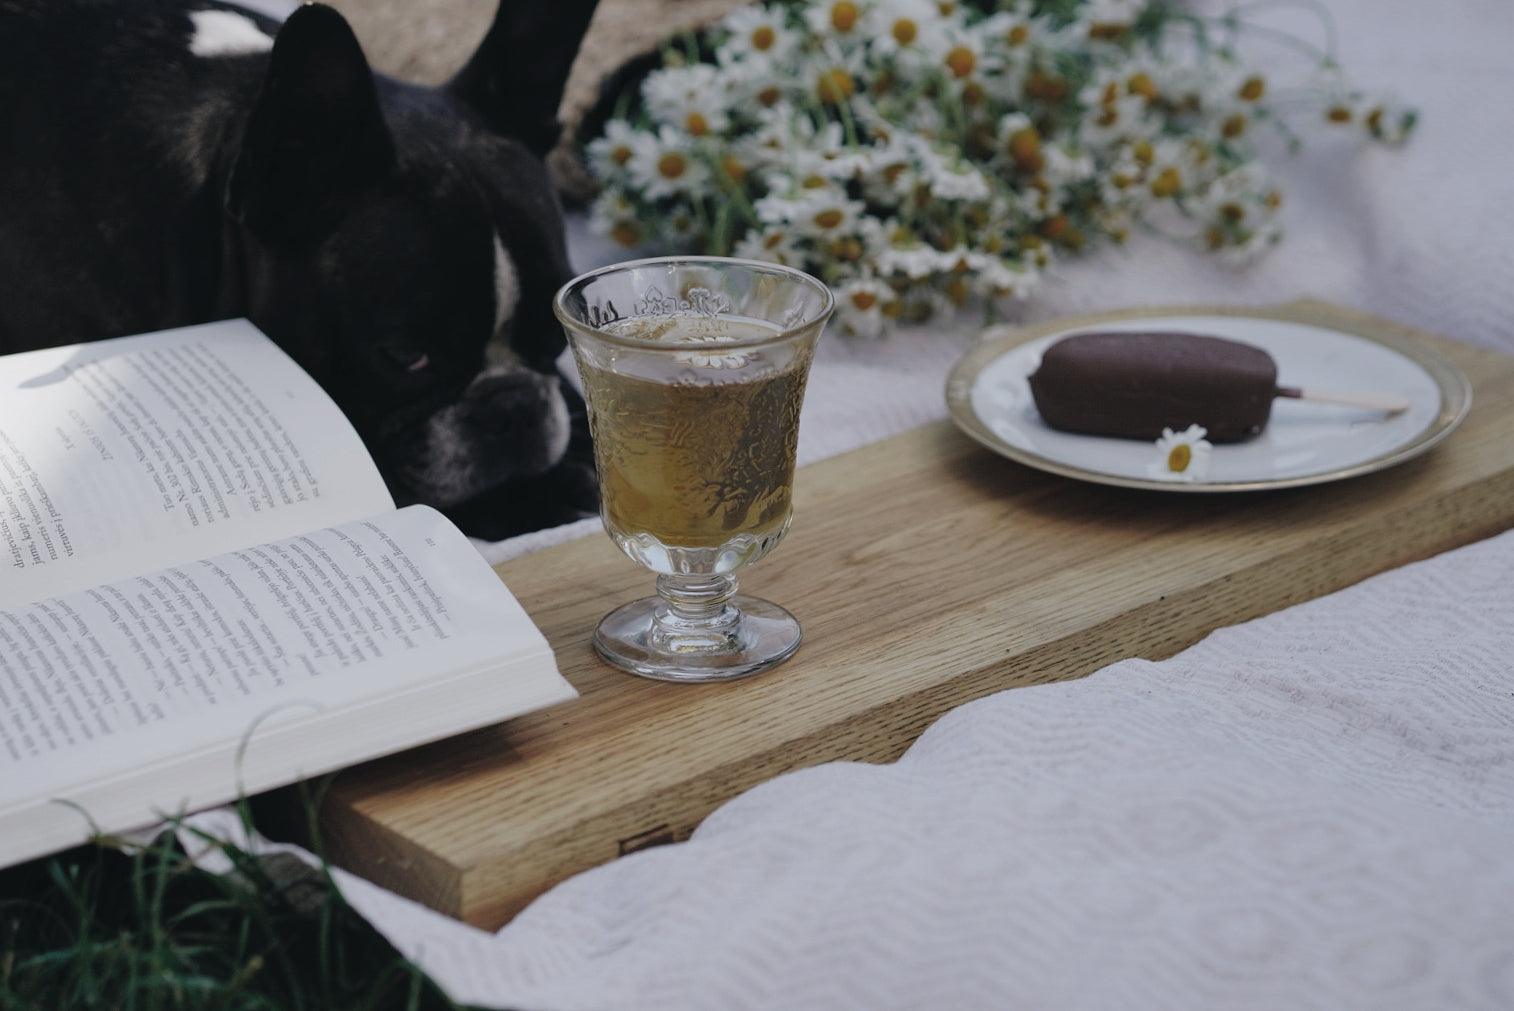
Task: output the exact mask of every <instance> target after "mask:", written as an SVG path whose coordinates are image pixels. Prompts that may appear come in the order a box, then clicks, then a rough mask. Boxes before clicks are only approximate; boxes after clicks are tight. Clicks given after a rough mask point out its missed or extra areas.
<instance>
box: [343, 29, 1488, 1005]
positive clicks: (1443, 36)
mask: <svg viewBox="0 0 1514 1011" xmlns="http://www.w3.org/2000/svg"><path fill="white" fill-rule="evenodd" d="M1330 7H1331V9H1332V10H1333V12H1334V14H1335V16H1336V19H1337V21H1338V24H1339V27H1340V29H1341V38H1342V48H1343V55H1344V59H1345V63H1346V65H1347V67H1348V68H1350V70H1351V71H1352V72H1353V74H1354V76H1355V77H1356V78H1357V79H1358V80H1360V81H1361V82H1362V83H1364V84H1366V85H1370V86H1374V87H1391V88H1396V89H1398V90H1399V91H1400V92H1401V93H1402V95H1403V97H1405V98H1408V99H1411V100H1413V101H1415V102H1417V103H1418V104H1419V105H1420V107H1421V108H1422V110H1423V112H1424V118H1423V121H1422V124H1421V130H1420V132H1419V134H1418V135H1417V136H1416V137H1415V139H1414V140H1413V142H1412V143H1411V144H1410V146H1409V147H1407V148H1406V149H1404V150H1401V151H1385V150H1380V149H1369V150H1364V151H1358V150H1354V149H1351V148H1348V147H1347V146H1345V145H1343V144H1341V143H1338V142H1331V141H1328V140H1323V141H1316V142H1315V143H1312V144H1311V146H1310V148H1309V150H1308V151H1306V152H1305V153H1304V154H1302V155H1300V156H1298V157H1296V158H1292V159H1288V160H1286V161H1284V162H1283V163H1282V164H1281V165H1280V166H1279V176H1280V178H1281V180H1282V181H1283V182H1284V183H1285V184H1286V186H1287V188H1288V193H1289V203H1288V205H1287V206H1288V213H1287V219H1286V220H1287V225H1288V228H1289V235H1288V236H1287V238H1286V239H1285V241H1284V244H1283V245H1282V246H1281V247H1280V248H1279V249H1278V250H1277V251H1276V252H1274V253H1273V254H1272V255H1271V256H1270V257H1269V258H1268V259H1267V260H1265V261H1263V262H1262V263H1260V264H1258V265H1256V266H1254V267H1253V268H1251V269H1249V270H1247V271H1245V272H1236V271H1233V270H1229V269H1227V268H1224V267H1222V266H1220V265H1218V264H1216V263H1213V262H1211V261H1209V260H1206V259H1203V258H1201V257H1199V256H1196V255H1193V254H1189V253H1186V252H1183V251H1179V250H1175V249H1171V248H1168V247H1165V246H1163V245H1161V244H1160V243H1158V242H1156V241H1147V240H1142V241H1139V242H1138V243H1136V244H1135V245H1134V246H1133V247H1131V248H1130V249H1128V250H1124V251H1112V252H1107V253H1103V254H1100V255H1097V256H1094V257H1091V258H1089V259H1085V260H1082V261H1080V262H1077V263H1071V264H1067V265H1065V266H1064V267H1062V268H1061V269H1060V270H1059V271H1058V272H1057V273H1056V274H1055V275H1054V277H1053V278H1052V280H1051V281H1050V282H1049V283H1048V285H1047V286H1046V288H1045V289H1044V290H1043V291H1042V293H1041V294H1040V295H1038V296H1037V297H1036V298H1035V299H1034V300H1033V301H1031V302H1030V303H1028V304H1027V305H1026V306H1025V307H1024V316H1023V318H1025V319H1041V318H1045V317H1048V316H1052V315H1056V314H1061V313H1067V312H1075V311H1088V310H1095V309H1106V308H1113V307H1118V306H1122V305H1132V304H1140V303H1173V302H1190V301H1191V302H1197V301H1226V302H1240V303H1266V302H1273V301H1280V300H1285V299H1289V298H1294V297H1298V296H1302V295H1313V296H1317V297H1321V298H1326V299H1330V300H1333V301H1336V302H1340V303H1343V304H1346V305H1350V306H1355V307H1358V308H1362V309H1366V310H1369V311H1372V312H1376V313H1380V314H1383V315H1386V316H1390V317H1394V318H1397V319H1400V320H1403V321H1406V322H1409V323H1413V324H1417V325H1420V326H1424V327H1427V328H1430V329H1433V330H1437V331H1440V332H1442V333H1446V334H1449V335H1452V336H1456V337H1460V338H1463V339H1466V340H1469V341H1475V342H1479V343H1485V344H1492V345H1495V346H1502V347H1503V348H1505V349H1507V350H1510V351H1514V284H1511V279H1514V240H1511V238H1510V237H1509V234H1508V231H1509V229H1510V228H1511V226H1514V171H1511V169H1514V101H1511V100H1514V71H1511V69H1510V66H1511V64H1510V55H1509V52H1510V46H1511V43H1514V4H1511V3H1509V2H1507V0H1480V2H1473V0H1463V2H1437V3H1429V2H1425V0H1340V2H1336V3H1332V4H1331V5H1330ZM589 246H590V244H588V243H585V242H583V241H582V239H581V237H580V241H579V251H580V254H581V255H580V261H581V265H583V266H587V265H588V264H589V262H591V261H593V260H596V259H602V258H603V255H604V254H603V252H602V251H599V252H596V251H594V250H592V249H591V248H589ZM969 340H971V327H970V326H968V325H967V324H966V323H961V324H959V325H957V326H955V327H954V326H952V325H951V324H948V323H942V324H941V325H940V327H939V329H938V330H936V331H934V332H925V333H919V332H915V333H908V334H902V335H900V336H898V337H895V338H893V339H892V340H889V341H885V342H881V343H872V342H856V341H852V342H849V341H846V340H841V339H836V338H834V337H833V338H830V339H828V340H827V342H826V343H825V345H824V350H823V352H822V354H821V355H820V359H819V362H818V364H817V365H816V367H815V372H814V377H813V380H812V383H811V387H810V396H809V399H808V402H807V404H806V407H805V415H804V427H803V434H802V437H801V447H800V452H801V455H802V457H803V458H804V459H805V460H814V459H817V458H820V457H823V456H826V455H829V454H833V453H837V452H841V451H844V450H846V449H850V448H852V447H854V446H857V445H860V444H862V443H865V442H868V441H871V440H873V439H877V438H881V437H883V436H885V435H889V434H892V433H893V432H896V431H898V430H901V429H903V428H906V427H908V426H910V425H913V424H917V423H920V422H923V421H926V420H929V419H931V418H934V417H938V416H940V415H941V414H942V413H943V409H942V404H941V385H942V380H943V377H944V375H945V372H946V370H947V369H948V367H949V366H950V364H951V362H952V360H953V359H954V357H955V356H956V354H957V353H959V351H960V349H961V348H962V347H963V346H964V345H965V344H966V343H967V342H968V341H969ZM1005 466H1009V464H1007V463H1006V464H1005ZM800 522H803V519H802V517H801V518H800ZM593 528H594V524H593V523H592V522H591V523H586V524H579V525H577V526H576V527H574V528H568V529H565V530H559V531H555V532H547V533H545V534H541V535H533V536H531V537H527V538H518V539H516V540H515V541H513V542H506V543H504V544H501V545H495V546H491V547H489V548H488V549H487V550H488V552H489V553H490V554H491V556H492V557H494V558H496V559H497V558H501V557H506V556H508V555H511V554H516V553H519V552H521V551H523V550H528V549H530V548H531V547H534V546H537V545H540V544H543V543H548V542H550V541H553V540H557V539H562V538H564V537H566V536H572V535H581V534H584V533H586V532H591V531H592V530H593ZM772 564H783V556H782V553H781V552H780V553H779V555H778V556H776V558H775V559H774V560H773V562H772ZM1511 658H1514V535H1506V536H1504V537H1501V538H1499V539H1496V540H1493V541H1489V542H1485V543H1483V544H1481V545H1475V546H1473V547H1470V548H1467V549H1464V550H1462V551H1460V552H1456V553H1454V554H1451V555H1447V556H1443V557H1441V558H1439V559H1435V560H1433V561H1431V562H1427V563H1423V564H1421V565H1417V566H1411V567H1409V568H1406V569H1403V570H1400V571H1397V572H1394V573H1389V574H1387V575H1384V576H1381V577H1379V578H1377V579H1375V580H1371V581H1369V582H1367V583H1364V584H1362V585H1360V586H1357V587H1354V588H1352V589H1350V590H1347V591H1345V592H1343V593H1340V594H1337V595H1335V596H1332V597H1329V598H1326V599H1324V600H1321V601H1317V602H1314V603H1312V604H1307V605H1304V606H1302V607H1299V608H1295V609H1293V610H1290V611H1286V612H1282V613H1280V614H1277V615H1273V616H1270V617H1268V618H1264V619H1262V620H1260V621H1257V622H1253V623H1251V624H1248V625H1244V626H1240V627H1238V628H1234V629H1228V630H1224V631H1221V632H1219V633H1216V634H1215V635H1213V636H1211V637H1210V638H1209V639H1207V640H1205V641H1204V642H1203V643H1201V644H1200V645H1198V646H1196V647H1194V648H1193V649H1191V650H1189V651H1187V652H1186V653H1184V654H1182V655H1181V656H1179V657H1177V658H1175V659H1173V660H1171V661H1168V662H1166V663H1161V664H1151V663H1146V662H1141V661H1126V662H1124V663H1121V664H1116V665H1115V666H1113V667H1111V668H1109V669H1107V670H1106V671H1104V672H1102V673H1100V674H1098V675H1095V676H1094V677H1092V678H1089V679H1086V680H1084V681H1081V682H1076V683H1071V684H1062V685H1049V686H1044V687H1036V688H1026V689H1021V690H1018V691H1014V692H1008V693H1005V694H1001V695H998V696H994V697H991V698H988V699H985V700H982V701H980V702H977V703H974V704H972V705H969V706H966V707H964V708H962V709H959V710H957V711H956V712H954V713H952V714H950V715H949V716H947V717H946V718H944V719H943V720H941V721H940V722H939V723H938V724H937V725H936V726H934V727H933V728H932V729H931V730H929V731H928V732H927V733H926V734H925V735H924V736H923V737H922V738H921V739H920V740H919V741H918V742H917V743H916V744H915V746H914V747H913V748H912V749H911V750H910V752H909V753H908V755H906V756H905V758H903V759H902V760H901V761H899V762H898V763H896V764H894V765H891V766H883V767H876V766H867V765H845V764H843V765H831V766H825V767H821V768H818V769H812V770H808V771H804V772H800V773H796V774H793V775H789V776H783V777H780V778H778V779H776V780H774V781H772V782H770V783H767V784H765V785H763V786H761V787H759V788H757V789H755V790H753V791H751V792H749V793H747V794H745V795H744V796H742V797H740V798H738V799H736V800H734V801H732V802H731V803H729V804H727V805H726V806H725V807H723V808H721V809H720V810H719V811H718V812H717V813H716V814H714V815H713V816H711V817H710V818H709V819H708V820H707V821H706V822H705V824H704V825H703V826H701V827H700V829H699V830H698V831H697V832H696V833H695V835H694V837H693V838H692V839H691V840H690V841H689V842H687V843H683V844H680V845H675V846H669V847H663V848H659V849H656V850H652V851H648V852H645V853H641V854H637V855H634V856H631V857H628V858H625V859H622V860H619V861H616V862H614V863H612V864H609V865H607V866H605V867H602V868H599V869H597V870H594V871H591V872H589V873H587V874H584V875H581V876H579V877H577V878H575V879H573V880H571V881H569V882H567V883H565V884H564V885H562V886H560V887H558V888H556V889H554V890H553V891H551V892H549V893H548V894H547V895H546V896H544V897H543V898H542V899H540V900H539V901H538V902H537V903H536V904H534V905H533V906H532V907H531V908H530V909H528V910H527V911H526V912H525V913H523V914H522V915H521V916H519V917H518V918H517V919H516V920H515V921H514V922H513V923H512V924H511V925H510V926H508V927H507V928H506V929H505V930H504V931H502V932H501V933H500V934H498V935H497V936H490V935H488V934H484V933H481V932H479V931H475V930H472V929H470V928H467V927H464V926H461V925H458V924H456V923H453V922H451V921H448V920H445V919H443V918H441V917H439V916H437V915H435V914H432V913H429V912H428V911H425V910H423V909H420V908H419V907H416V906H413V905H411V904H409V903H407V902H405V901H403V900H400V899H397V898H395V897H394V896H392V895H389V894H387V893H384V892H382V891H380V890H378V889H377V888H375V887H374V886H372V885H369V884H367V883H365V882H362V881H358V880H356V879H352V878H350V877H348V876H346V875H339V880H340V881H342V882H343V888H344V890H345V891H346V892H347V894H348V895H349V897H350V898H351V900H352V901H353V902H354V903H355V904H356V905H357V907H358V908H359V909H360V910H362V911H363V912H364V913H365V914H366V915H367V916H368V917H369V918H370V919H372V921H373V922H374V923H375V924H376V925H378V926H379V928H380V929H381V930H383V931H384V933H386V934H387V935H388V936H389V937H390V938H391V939H392V940H393V941H394V942H395V943H396V945H397V946H398V947H399V948H400V949H401V950H402V951H403V952H405V953H406V954H407V955H409V956H410V957H412V958H414V959H416V960H417V961H418V962H419V963H420V964H421V965H422V966H423V967H424V968H425V969H427V970H428V971H429V972H430V973H432V974H433V976H434V977H435V978H436V979H437V980H438V981H439V982H441V983H442V984H443V986H445V987H446V988H448V989H449V990H450V991H451V993H452V994H453V996H454V997H456V998H457V999H459V1000H464V1001H474V1002H479V1003H484V1004H491V1005H496V1006H499V1005H512V1006H519V1007H523V1008H542V1009H558V1008H562V1009H568V1008H586V1009H588V1008H594V1009H599V1008H643V1007H645V1008H709V1007H721V1008H746V1007H752V1008H758V1007H771V1008H850V1007H857V1008H916V1007H964V1008H968V1007H1008V1006H1017V1005H1023V1006H1035V1007H1048V1006H1055V1007H1061V1006H1078V1007H1162V1008H1168V1007H1181V1006H1218V1005H1223V1006H1233V1007H1283V1006H1295V1007H1321V1008H1340V1007H1373V1008H1382V1007H1405V1008H1409V1007H1452V1006H1476V1007H1488V1008H1495V1007H1496V1008H1508V1007H1514V659H1511ZM507 830H508V829H507V826H501V831H507Z"/></svg>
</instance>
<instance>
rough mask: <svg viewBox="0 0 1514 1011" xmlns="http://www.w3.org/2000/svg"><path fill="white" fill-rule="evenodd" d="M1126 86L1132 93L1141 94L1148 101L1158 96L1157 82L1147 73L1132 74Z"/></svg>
mask: <svg viewBox="0 0 1514 1011" xmlns="http://www.w3.org/2000/svg"><path fill="white" fill-rule="evenodd" d="M1125 88H1126V90H1127V91H1129V92H1130V93H1131V94H1132V95H1140V96H1141V97H1142V98H1144V99H1146V100H1147V101H1148V102H1149V101H1151V100H1153V99H1155V98H1156V97H1157V85H1156V82H1155V81H1153V80H1152V79H1151V75H1150V74H1147V73H1144V72H1142V73H1139V74H1132V75H1131V77H1130V80H1128V81H1126V82H1125Z"/></svg>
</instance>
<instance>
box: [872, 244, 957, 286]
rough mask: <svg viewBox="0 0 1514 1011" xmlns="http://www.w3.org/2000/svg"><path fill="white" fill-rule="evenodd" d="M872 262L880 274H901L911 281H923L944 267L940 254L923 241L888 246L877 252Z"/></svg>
mask: <svg viewBox="0 0 1514 1011" xmlns="http://www.w3.org/2000/svg"><path fill="white" fill-rule="evenodd" d="M874 262H875V263H876V264H877V269H878V272H879V273H880V274H885V275H889V276H892V275H901V276H903V277H905V278H908V279H909V280H911V281H923V280H925V279H926V278H927V277H930V276H932V275H934V274H937V273H940V272H941V271H942V270H945V269H946V267H945V265H944V264H943V262H942V254H941V253H939V252H937V251H936V250H934V249H932V248H931V247H929V246H927V245H925V244H924V243H915V244H913V245H908V246H889V247H888V248H887V249H884V250H882V251H881V252H879V253H878V255H877V257H875V259H874Z"/></svg>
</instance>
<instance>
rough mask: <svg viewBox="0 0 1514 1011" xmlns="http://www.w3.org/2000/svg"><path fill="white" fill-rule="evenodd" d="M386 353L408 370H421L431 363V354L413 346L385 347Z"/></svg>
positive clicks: (395, 362)
mask: <svg viewBox="0 0 1514 1011" xmlns="http://www.w3.org/2000/svg"><path fill="white" fill-rule="evenodd" d="M384 354H386V355H388V356H389V359H390V360H391V361H393V362H394V364H396V365H398V366H399V367H400V368H402V369H404V370H405V371H406V372H419V371H421V370H422V369H424V368H428V367H429V366H430V365H431V356H430V355H428V354H426V352H424V351H416V350H414V349H413V348H384Z"/></svg>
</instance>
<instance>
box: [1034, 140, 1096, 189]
mask: <svg viewBox="0 0 1514 1011" xmlns="http://www.w3.org/2000/svg"><path fill="white" fill-rule="evenodd" d="M1041 155H1042V157H1043V159H1044V160H1045V163H1046V166H1045V168H1043V169H1042V170H1041V177H1042V178H1043V179H1045V180H1046V181H1047V182H1048V183H1050V184H1051V185H1053V186H1073V185H1076V184H1077V183H1081V182H1083V181H1084V180H1087V179H1091V178H1093V177H1094V175H1095V174H1096V172H1097V169H1096V167H1095V166H1094V161H1093V159H1092V158H1091V157H1089V156H1088V155H1086V154H1070V153H1068V152H1067V150H1065V149H1064V148H1062V147H1059V146H1057V145H1055V144H1052V145H1047V146H1045V147H1043V148H1042V149H1041Z"/></svg>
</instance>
